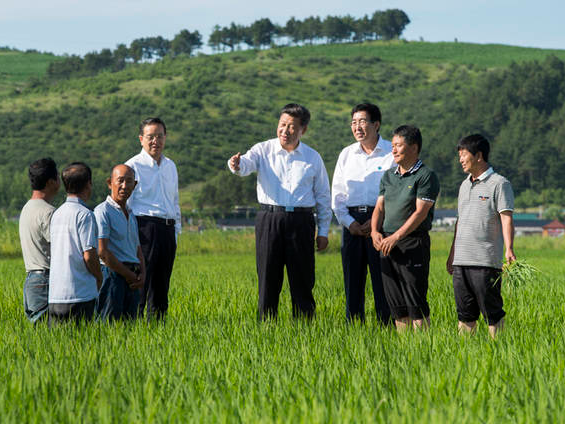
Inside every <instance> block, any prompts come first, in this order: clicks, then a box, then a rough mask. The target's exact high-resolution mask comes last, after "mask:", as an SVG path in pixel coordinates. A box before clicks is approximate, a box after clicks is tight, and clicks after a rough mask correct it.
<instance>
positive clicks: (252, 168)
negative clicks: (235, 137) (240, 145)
mask: <svg viewBox="0 0 565 424" xmlns="http://www.w3.org/2000/svg"><path fill="white" fill-rule="evenodd" d="M262 144H263V143H257V144H256V145H254V146H253V147H252V148H251V149H249V150H248V151H247V152H246V153H245V154H244V155H243V156H241V157H240V158H239V171H236V170H235V169H232V167H231V166H230V159H231V158H230V159H228V169H229V170H230V171H231V172H232V174H235V175H239V176H240V177H245V176H247V175H249V174H251V173H252V172H256V171H257V170H258V169H259V163H260V161H261V157H262V156H263V155H264V149H263V146H262Z"/></svg>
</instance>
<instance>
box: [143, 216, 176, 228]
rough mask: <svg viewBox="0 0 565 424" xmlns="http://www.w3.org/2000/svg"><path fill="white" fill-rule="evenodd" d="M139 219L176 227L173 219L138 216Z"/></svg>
mask: <svg viewBox="0 0 565 424" xmlns="http://www.w3.org/2000/svg"><path fill="white" fill-rule="evenodd" d="M138 218H139V219H144V220H146V221H151V222H155V223H157V224H163V225H167V226H169V225H175V220H174V219H172V218H159V217H158V216H148V215H138Z"/></svg>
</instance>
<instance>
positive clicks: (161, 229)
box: [126, 118, 181, 319]
mask: <svg viewBox="0 0 565 424" xmlns="http://www.w3.org/2000/svg"><path fill="white" fill-rule="evenodd" d="M166 138H167V127H166V126H165V123H164V122H163V121H162V120H161V119H159V118H147V119H145V120H143V121H142V122H141V124H140V126H139V141H140V143H141V147H142V149H141V152H140V153H139V154H138V155H136V156H134V157H132V158H131V159H130V160H128V161H127V162H126V165H128V166H129V167H130V168H132V169H133V170H134V171H135V176H136V179H137V185H136V187H135V190H134V191H133V193H132V195H131V197H130V198H129V200H128V206H129V207H130V208H131V209H132V211H133V214H134V215H135V216H136V218H137V224H138V227H139V241H140V244H141V250H142V251H143V256H144V258H145V271H146V278H145V285H144V287H143V289H142V291H141V300H140V305H139V308H140V313H142V312H143V309H144V308H145V305H146V304H147V318H148V319H163V318H164V317H165V314H166V312H167V309H168V307H169V300H168V296H169V282H170V279H171V273H172V271H173V263H174V260H175V254H176V249H177V242H176V238H177V236H178V234H179V233H180V231H181V214H180V206H179V190H178V174H177V168H176V166H175V163H174V162H173V161H172V160H171V159H169V158H167V157H166V156H165V155H164V154H163V149H164V148H165V140H166Z"/></svg>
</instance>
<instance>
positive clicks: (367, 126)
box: [351, 110, 380, 143]
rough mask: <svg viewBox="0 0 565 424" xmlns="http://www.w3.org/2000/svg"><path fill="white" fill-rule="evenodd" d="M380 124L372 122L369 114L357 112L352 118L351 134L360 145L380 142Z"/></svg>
mask: <svg viewBox="0 0 565 424" xmlns="http://www.w3.org/2000/svg"><path fill="white" fill-rule="evenodd" d="M379 126H380V122H378V121H377V122H371V117H370V116H369V114H368V113H367V112H366V111H364V110H362V111H359V112H355V113H354V114H353V116H352V118H351V132H352V133H353V137H355V140H357V141H358V142H359V143H364V142H373V141H375V140H378V133H379Z"/></svg>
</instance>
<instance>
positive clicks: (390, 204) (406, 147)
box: [371, 125, 439, 330]
mask: <svg viewBox="0 0 565 424" xmlns="http://www.w3.org/2000/svg"><path fill="white" fill-rule="evenodd" d="M421 149H422V135H421V133H420V130H419V129H418V128H416V127H413V126H410V125H402V126H400V127H398V128H397V129H396V130H395V131H394V133H393V138H392V155H393V157H394V161H395V162H396V164H397V165H398V166H397V167H396V168H391V169H389V170H388V171H386V172H385V174H384V175H383V177H382V179H381V183H380V191H379V197H378V199H377V204H376V206H375V210H374V212H373V216H372V218H371V238H372V239H373V246H374V247H375V249H377V250H378V251H380V252H381V270H382V277H383V286H384V291H385V296H386V299H387V302H388V304H389V306H390V311H391V315H392V317H393V318H394V320H395V324H396V328H397V330H405V329H407V328H410V327H411V326H414V328H427V327H429V325H430V308H429V306H428V301H427V292H428V273H429V265H430V237H429V235H428V231H429V230H430V229H431V228H432V219H433V211H434V203H435V201H436V198H437V196H438V194H439V180H438V178H437V176H436V175H435V173H434V172H433V171H432V170H431V169H429V168H428V167H426V166H425V165H424V164H423V163H422V161H421V160H420V159H419V154H420V151H421Z"/></svg>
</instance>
